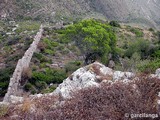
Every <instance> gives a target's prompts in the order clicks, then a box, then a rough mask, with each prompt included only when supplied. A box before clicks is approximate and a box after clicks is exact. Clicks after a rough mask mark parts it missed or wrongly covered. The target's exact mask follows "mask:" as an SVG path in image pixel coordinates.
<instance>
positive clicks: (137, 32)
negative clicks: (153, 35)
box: [130, 28, 143, 37]
mask: <svg viewBox="0 0 160 120" xmlns="http://www.w3.org/2000/svg"><path fill="white" fill-rule="evenodd" d="M130 31H131V32H132V33H134V34H135V35H136V36H137V37H143V32H142V31H141V30H140V29H138V28H131V29H130Z"/></svg>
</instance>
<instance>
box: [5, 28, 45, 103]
mask: <svg viewBox="0 0 160 120" xmlns="http://www.w3.org/2000/svg"><path fill="white" fill-rule="evenodd" d="M42 32H43V27H42V25H41V27H40V30H39V32H38V33H37V35H36V36H35V38H34V41H33V43H32V44H31V45H30V47H29V48H28V50H27V51H26V52H25V54H24V56H23V57H22V59H20V60H19V61H18V63H17V66H16V69H15V71H14V73H13V76H12V77H11V78H10V83H9V88H8V91H7V93H6V95H5V97H4V100H3V101H4V102H9V101H10V98H11V97H10V96H11V95H14V96H16V95H18V94H19V85H20V84H19V82H20V80H21V75H22V72H23V70H24V69H26V68H28V67H29V64H30V61H31V58H32V56H33V53H34V52H35V51H36V48H37V45H38V43H39V41H40V39H41V36H42Z"/></svg>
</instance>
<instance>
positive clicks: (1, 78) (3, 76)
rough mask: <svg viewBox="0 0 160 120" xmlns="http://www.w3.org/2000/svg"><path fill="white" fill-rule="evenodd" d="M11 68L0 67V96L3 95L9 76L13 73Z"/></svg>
mask: <svg viewBox="0 0 160 120" xmlns="http://www.w3.org/2000/svg"><path fill="white" fill-rule="evenodd" d="M13 71H14V69H13V68H5V69H0V88H1V90H0V96H1V97H3V96H4V95H5V93H6V91H7V88H8V84H9V80H10V77H11V75H12V73H13Z"/></svg>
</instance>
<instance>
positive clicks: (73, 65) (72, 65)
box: [65, 61, 82, 73]
mask: <svg viewBox="0 0 160 120" xmlns="http://www.w3.org/2000/svg"><path fill="white" fill-rule="evenodd" d="M81 65H82V62H81V61H72V62H69V63H67V64H66V65H65V71H66V72H67V73H72V72H74V71H75V70H77V69H78V68H80V67H81Z"/></svg>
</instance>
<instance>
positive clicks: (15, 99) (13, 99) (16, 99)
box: [10, 95, 24, 104]
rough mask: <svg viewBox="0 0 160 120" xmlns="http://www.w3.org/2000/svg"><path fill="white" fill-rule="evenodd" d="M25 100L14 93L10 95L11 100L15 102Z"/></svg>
mask: <svg viewBox="0 0 160 120" xmlns="http://www.w3.org/2000/svg"><path fill="white" fill-rule="evenodd" d="M23 100H24V98H23V97H17V96H13V95H11V96H10V102H11V103H14V104H15V103H18V102H20V103H22V102H23Z"/></svg>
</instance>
